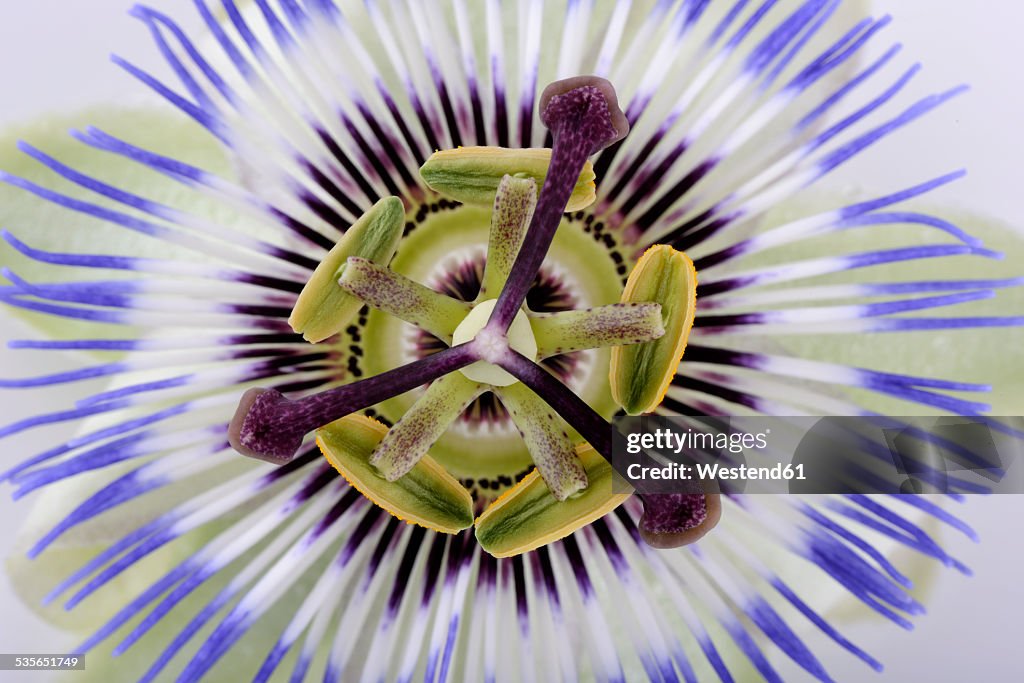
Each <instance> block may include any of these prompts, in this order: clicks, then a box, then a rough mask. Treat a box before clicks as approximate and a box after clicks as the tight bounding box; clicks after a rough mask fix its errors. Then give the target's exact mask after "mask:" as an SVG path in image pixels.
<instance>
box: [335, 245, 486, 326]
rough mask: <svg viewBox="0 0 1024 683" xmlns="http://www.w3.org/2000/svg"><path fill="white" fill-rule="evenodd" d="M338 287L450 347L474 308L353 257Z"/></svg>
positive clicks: (347, 263) (376, 264)
mask: <svg viewBox="0 0 1024 683" xmlns="http://www.w3.org/2000/svg"><path fill="white" fill-rule="evenodd" d="M338 286H339V287H340V288H341V289H342V290H344V291H346V292H348V293H349V294H351V295H352V296H354V297H356V298H358V299H359V300H360V301H363V302H365V303H367V304H369V305H371V306H373V307H374V308H376V309H378V310H381V311H384V312H385V313H387V314H389V315H393V316H395V317H396V318H399V319H401V320H404V321H405V322H407V323H411V324H413V325H415V326H416V327H419V328H420V329H422V330H426V331H427V332H430V333H431V334H432V335H434V336H435V337H438V338H439V339H441V340H442V341H444V342H446V343H449V344H450V343H451V341H452V333H453V332H455V328H456V327H458V326H459V323H461V322H462V321H463V320H464V319H465V317H466V316H467V315H469V312H470V311H471V310H472V308H473V307H472V305H470V304H468V303H466V302H464V301H459V300H458V299H453V298H451V297H449V296H445V295H444V294H440V293H438V292H435V291H434V290H432V289H430V288H429V287H426V286H424V285H421V284H420V283H418V282H416V281H414V280H410V279H409V278H407V277H405V276H403V275H399V274H398V273H396V272H394V271H393V270H391V269H390V268H386V267H385V266H382V265H380V264H378V263H374V262H373V261H369V260H367V259H364V258H359V257H355V256H353V257H351V258H349V260H348V261H347V262H346V263H345V264H344V267H343V269H342V271H341V277H340V278H339V279H338Z"/></svg>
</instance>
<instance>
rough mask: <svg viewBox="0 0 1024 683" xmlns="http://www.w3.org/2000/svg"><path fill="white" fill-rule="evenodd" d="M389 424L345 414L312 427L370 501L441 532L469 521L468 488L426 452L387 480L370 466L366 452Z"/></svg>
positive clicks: (325, 449)
mask: <svg viewBox="0 0 1024 683" xmlns="http://www.w3.org/2000/svg"><path fill="white" fill-rule="evenodd" d="M387 431H388V430H387V427H385V426H384V425H382V424H381V423H380V422H377V421H376V420H373V419H371V418H368V417H366V416H364V415H349V416H347V417H343V418H341V419H340V420H335V421H334V422H332V423H331V424H329V425H326V426H324V427H321V428H320V429H318V430H317V431H316V443H317V446H319V447H320V452H321V453H323V454H324V457H325V458H327V462H329V463H331V465H332V466H333V467H334V469H336V470H337V471H338V473H339V474H341V476H342V477H344V478H345V480H346V481H348V483H349V484H351V485H352V487H353V488H355V489H356V490H357V491H359V492H360V493H361V494H363V495H364V496H365V497H366V498H367V499H368V500H370V501H371V502H372V503H373V504H374V505H376V506H378V507H380V508H381V509H383V510H385V511H387V512H388V513H390V514H392V515H394V516H395V517H397V518H398V519H400V520H402V521H405V522H408V523H410V524H417V525H419V526H422V527H426V528H427V529H431V530H433V531H438V532H441V533H444V534H454V533H458V532H459V531H462V530H463V529H467V528H469V527H471V526H472V525H473V498H472V496H470V494H469V491H467V490H466V488H465V487H464V486H463V485H462V484H460V483H459V482H458V480H456V479H455V477H453V476H452V475H451V474H449V473H448V471H447V470H445V469H444V468H443V467H442V466H441V465H440V464H438V463H437V462H436V461H435V460H434V459H433V458H431V457H430V456H424V457H423V458H422V459H421V460H420V461H419V462H418V463H416V465H415V466H414V467H413V468H412V470H410V471H409V472H408V473H407V474H405V475H404V476H403V477H401V478H400V479H398V480H397V481H393V482H391V481H388V480H387V479H385V478H384V477H383V476H381V475H380V473H378V472H377V470H376V468H375V467H373V465H371V464H370V454H371V453H372V452H373V449H374V448H375V447H376V446H377V444H378V443H380V441H381V439H383V438H384V435H385V434H387Z"/></svg>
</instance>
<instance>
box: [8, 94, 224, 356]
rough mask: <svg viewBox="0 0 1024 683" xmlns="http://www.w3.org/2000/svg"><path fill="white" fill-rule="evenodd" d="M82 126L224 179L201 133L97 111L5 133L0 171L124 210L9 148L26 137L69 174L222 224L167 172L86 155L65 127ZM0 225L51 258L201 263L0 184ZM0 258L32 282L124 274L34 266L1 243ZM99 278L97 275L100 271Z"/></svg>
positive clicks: (173, 116)
mask: <svg viewBox="0 0 1024 683" xmlns="http://www.w3.org/2000/svg"><path fill="white" fill-rule="evenodd" d="M90 125H93V126H96V127H98V128H101V129H103V130H104V131H106V132H109V133H111V134H112V135H115V136H118V137H121V138H123V139H125V140H126V141H128V142H130V143H132V144H135V145H138V146H140V147H144V148H146V149H150V150H152V151H154V152H157V153H160V154H165V155H167V156H172V157H174V158H176V159H180V160H182V161H185V162H187V163H190V164H193V165H196V166H199V167H201V168H203V169H204V170H208V171H210V172H212V173H217V174H221V175H223V176H225V177H228V178H230V177H232V170H231V165H230V163H229V161H228V158H227V157H226V155H225V154H224V152H223V149H222V148H221V147H220V145H219V144H218V143H217V142H216V140H215V139H214V138H213V137H212V136H211V135H210V134H209V133H208V132H206V130H205V129H203V128H201V127H200V126H199V125H198V124H196V123H194V122H192V121H190V120H188V119H187V118H185V117H184V116H181V115H180V114H178V113H177V112H174V111H169V110H151V109H125V108H118V107H103V108H96V109H89V110H85V111H83V112H80V113H76V114H72V115H61V116H52V117H48V118H43V119H40V120H37V121H34V122H32V123H31V124H27V125H21V126H15V127H12V128H8V129H7V130H6V131H4V133H3V135H0V169H3V170H4V171H7V172H9V173H11V174H14V175H17V176H20V177H23V178H25V179H27V180H30V181H32V182H35V183H37V184H39V185H42V186H43V187H47V188H51V189H54V190H57V191H60V192H62V193H65V194H67V195H69V196H71V197H75V198H79V199H84V200H87V201H90V202H93V203H95V204H98V205H101V206H106V207H110V208H115V209H117V210H121V211H124V210H125V207H124V206H123V205H120V204H117V203H115V202H113V201H111V200H107V199H105V198H103V197H99V196H98V195H95V194H92V193H90V192H88V191H86V190H84V189H82V188H80V187H78V186H77V185H74V184H73V183H71V182H69V181H66V180H64V179H62V178H60V177H58V176H57V175H56V174H55V173H53V172H52V171H50V170H49V169H47V168H45V167H44V166H42V165H41V164H39V163H38V162H36V161H35V160H33V159H32V158H30V157H29V156H27V155H25V154H22V153H21V152H19V151H18V150H17V146H16V145H17V142H18V141H19V140H25V141H27V142H29V143H31V144H32V145H34V146H36V147H38V148H39V149H41V150H42V151H43V152H45V153H47V154H50V155H51V156H53V157H55V158H57V159H58V160H60V161H61V162H63V163H66V164H68V165H69V166H73V167H74V168H76V169H77V170H79V171H81V172H83V173H86V174H88V175H90V176H94V177H96V178H97V179H99V180H102V181H104V182H107V183H110V184H112V185H115V186H117V187H118V188H121V189H123V190H126V191H128V192H133V193H137V194H140V195H143V196H145V197H147V198H148V199H151V200H153V201H157V202H160V203H162V204H166V205H169V206H172V207H176V208H180V209H183V210H188V211H190V212H192V213H195V214H197V215H199V216H205V217H212V216H214V215H216V218H217V220H218V221H219V222H220V223H221V224H224V222H225V215H224V212H223V205H221V204H219V203H218V202H216V201H214V200H210V199H208V198H205V197H203V196H202V195H200V194H199V193H198V192H196V191H194V190H192V189H190V188H188V187H186V186H185V185H182V184H181V183H177V182H175V181H173V180H171V179H170V178H168V177H167V176H164V175H162V174H160V173H157V172H156V171H153V170H151V169H149V168H147V167H145V166H142V165H140V164H137V163H134V162H131V161H129V160H127V159H125V158H123V157H120V156H117V155H114V154H110V153H106V152H101V151H99V150H96V149H93V148H91V147H89V146H87V145H85V144H83V143H81V142H78V141H77V140H74V139H73V138H71V137H70V136H69V135H68V130H69V129H84V128H86V127H88V126H90ZM0 227H2V228H3V229H5V230H8V231H10V232H12V233H14V234H15V235H17V236H18V237H19V238H20V239H21V240H22V241H24V242H26V243H27V244H28V245H29V246H30V247H33V248H36V249H42V250H45V251H54V252H69V253H82V254H96V253H100V254H112V255H123V256H139V257H154V258H185V259H192V260H201V259H202V258H203V257H202V256H201V255H198V254H195V253H194V252H188V251H186V250H184V249H181V248H179V247H174V246H173V245H169V244H167V243H166V242H163V241H161V240H158V239H154V238H151V237H147V236H145V235H141V234H138V233H136V232H132V231H131V230H127V229H125V228H121V227H118V226H115V225H111V224H109V223H106V222H104V221H102V220H99V219H97V218H92V217H90V216H86V215H84V214H80V213H76V212H74V211H69V210H67V209H63V208H61V207H59V206H57V205H56V204H52V203H50V202H47V201H44V200H42V199H39V198H37V197H35V196H33V195H31V194H29V193H28V192H25V191H24V190H20V189H18V188H15V187H11V186H9V185H5V184H3V183H0ZM0 261H2V262H3V264H4V265H6V266H7V267H9V268H11V269H12V270H13V271H14V272H15V273H17V274H18V275H20V276H21V277H23V278H25V279H27V280H29V281H32V282H54V281H66V280H72V279H100V278H103V279H111V278H115V277H131V276H130V275H128V274H120V273H116V272H112V271H105V270H104V271H98V270H95V269H87V268H66V267H55V266H52V265H47V264H43V263H38V262H35V261H32V260H30V259H27V258H25V257H24V256H22V255H21V254H18V253H17V252H15V251H14V250H13V249H12V248H11V247H9V246H8V245H7V244H6V243H4V242H0ZM98 273H101V275H98ZM15 314H16V315H18V316H19V317H22V318H24V319H26V320H27V321H28V322H30V323H31V324H32V325H33V326H35V327H37V328H39V329H41V330H43V331H44V332H47V333H48V334H50V335H52V336H54V337H57V338H74V337H82V336H89V335H90V334H91V335H92V336H99V335H101V334H104V333H105V334H110V327H109V326H101V325H96V324H91V323H87V322H82V321H77V320H70V319H61V318H53V317H50V316H46V315H41V314H37V313H31V312H26V311H21V310H18V311H16V312H15Z"/></svg>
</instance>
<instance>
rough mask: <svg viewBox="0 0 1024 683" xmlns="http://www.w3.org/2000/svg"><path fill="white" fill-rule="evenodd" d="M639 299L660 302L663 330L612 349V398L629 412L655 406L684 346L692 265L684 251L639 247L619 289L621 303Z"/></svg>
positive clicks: (692, 301) (693, 303)
mask: <svg viewBox="0 0 1024 683" xmlns="http://www.w3.org/2000/svg"><path fill="white" fill-rule="evenodd" d="M641 301H649V302H654V303H659V304H661V317H662V320H663V321H664V325H665V334H664V335H663V336H662V337H660V338H658V339H657V340H655V341H652V342H647V343H645V344H634V345H632V346H617V347H615V348H614V349H612V358H611V366H610V368H609V372H608V377H609V381H610V383H611V389H612V398H614V399H615V402H616V403H618V404H619V405H620V406H622V407H623V408H624V409H625V410H626V412H627V413H629V414H630V415H641V414H643V413H649V412H651V411H652V410H654V409H655V408H657V407H658V405H659V404H660V403H661V401H662V399H664V398H665V392H666V391H668V387H669V385H670V384H671V383H672V378H673V377H674V376H675V373H676V369H677V368H678V367H679V361H680V360H681V359H682V357H683V351H684V350H685V349H686V340H687V338H688V337H689V335H690V328H692V327H693V316H694V312H695V311H696V308H697V271H696V270H695V269H694V267H693V262H692V261H691V260H690V259H689V257H688V256H687V255H686V254H684V253H682V252H680V251H676V250H675V249H673V248H672V247H670V246H668V245H665V244H658V245H655V246H653V247H651V248H650V249H648V250H647V251H646V252H644V255H643V256H642V257H640V260H639V261H637V264H636V266H635V267H634V268H633V272H632V273H630V274H629V279H628V280H627V281H626V287H625V289H624V290H623V292H622V302H623V303H633V302H641Z"/></svg>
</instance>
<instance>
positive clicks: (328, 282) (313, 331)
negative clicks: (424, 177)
mask: <svg viewBox="0 0 1024 683" xmlns="http://www.w3.org/2000/svg"><path fill="white" fill-rule="evenodd" d="M404 227H405V207H404V206H403V205H402V200H401V199H399V198H398V197H385V198H384V199H382V200H380V201H379V202H377V203H376V204H374V205H373V206H372V207H371V208H370V210H369V211H367V212H366V213H364V214H363V215H362V216H361V217H360V218H359V220H358V221H356V222H355V224H353V225H352V227H350V228H349V229H348V230H347V231H345V235H344V236H343V237H342V238H341V240H340V241H339V242H338V243H337V244H336V245H335V246H334V248H333V249H331V251H330V252H329V253H328V254H327V256H325V257H324V260H323V261H321V262H320V265H319V266H317V267H316V270H315V271H313V275H312V277H310V279H309V282H307V283H306V286H305V287H303V288H302V292H301V293H300V294H299V299H298V301H296V302H295V308H294V309H292V315H291V317H290V318H288V324H289V325H291V327H292V329H293V330H295V331H296V332H298V333H301V334H302V336H303V338H304V339H305V340H306V341H309V342H313V343H314V344H315V343H316V342H320V341H323V340H324V339H327V338H328V337H332V336H334V335H335V334H337V333H338V332H340V331H342V330H343V329H345V326H346V325H348V322H349V321H350V320H351V319H352V317H353V316H354V315H355V314H356V313H358V312H359V309H360V308H362V305H363V302H362V301H360V300H359V299H358V298H356V297H354V296H352V295H351V294H349V293H348V292H347V291H345V290H343V289H342V288H341V287H339V286H338V271H339V270H341V268H342V266H344V265H345V262H346V260H347V259H349V258H350V257H352V256H359V257H362V258H365V259H367V260H370V261H373V262H374V263H380V264H382V265H387V264H388V262H389V261H391V257H392V256H394V255H395V251H396V250H397V249H398V242H399V240H401V239H402V230H403V228H404Z"/></svg>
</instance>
